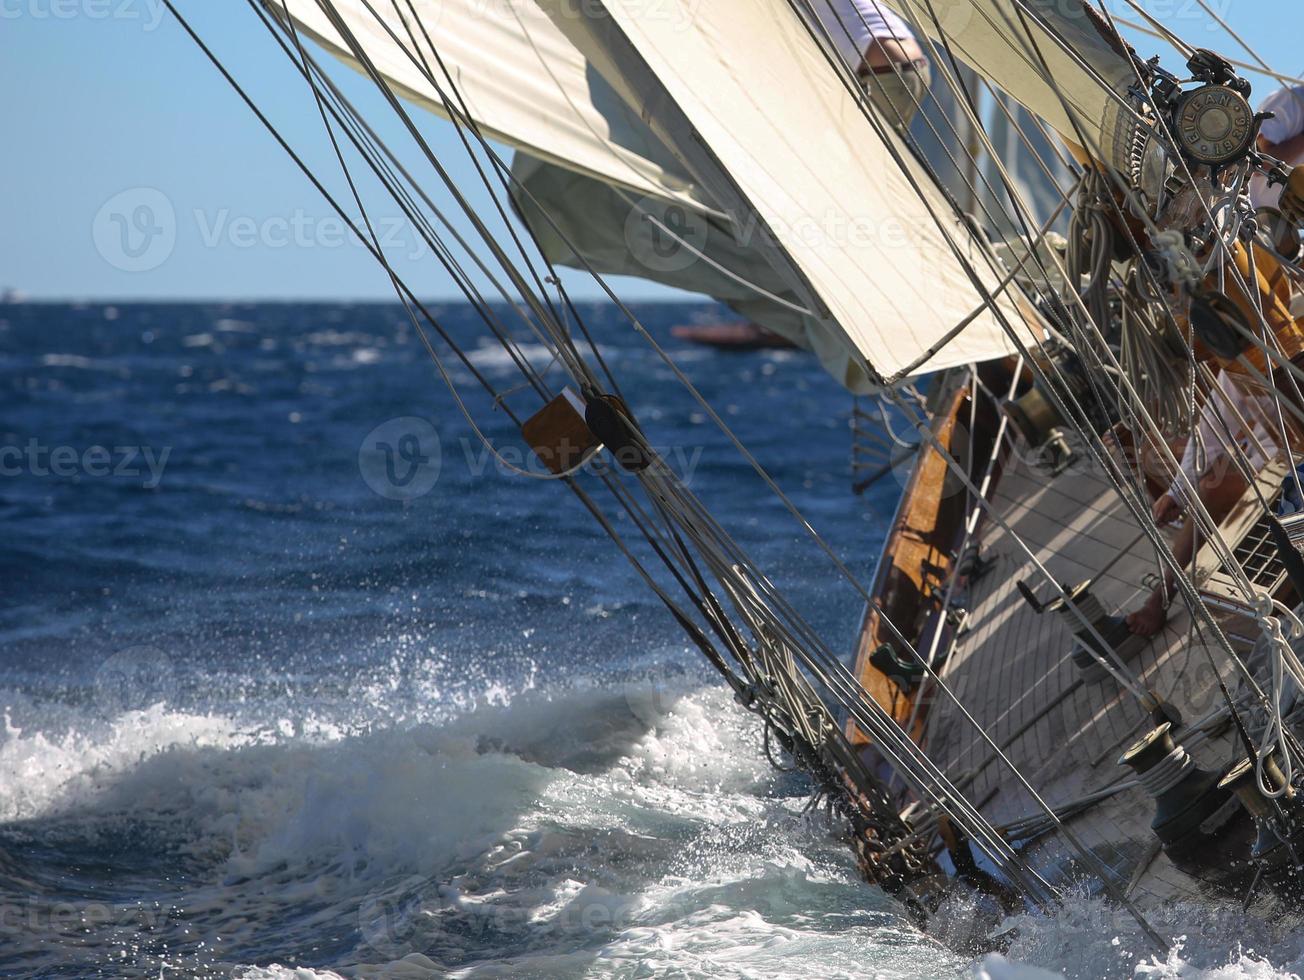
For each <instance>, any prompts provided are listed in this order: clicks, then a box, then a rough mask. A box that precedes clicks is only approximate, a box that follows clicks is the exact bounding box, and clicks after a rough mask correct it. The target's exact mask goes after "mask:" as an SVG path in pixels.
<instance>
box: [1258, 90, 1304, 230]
mask: <svg viewBox="0 0 1304 980" xmlns="http://www.w3.org/2000/svg"><path fill="white" fill-rule="evenodd" d="M1259 111H1260V112H1271V113H1273V114H1274V115H1273V118H1272V119H1265V120H1264V121H1263V126H1262V127H1261V128H1260V129H1259V135H1260V136H1262V137H1263V138H1264V139H1266V140H1267V141H1268V142H1269V143H1284V142H1286V140H1288V139H1291V138H1293V137H1295V136H1298V135H1299V134H1300V133H1304V85H1294V86H1290V87H1287V88H1279V89H1277V91H1275V92H1273V93H1272V94H1271V95H1269V96H1268V97H1267V98H1266V99H1264V100H1263V102H1262V103H1260V105H1259ZM1285 163H1287V164H1289V165H1290V166H1295V165H1297V164H1301V163H1304V154H1300V155H1297V156H1296V157H1295V158H1294V159H1292V160H1286V161H1285ZM1280 200H1281V185H1280V184H1277V185H1275V186H1270V185H1269V184H1268V181H1267V179H1266V178H1265V177H1263V175H1262V174H1255V175H1254V176H1253V177H1251V178H1250V202H1251V203H1252V204H1253V205H1254V206H1255V207H1256V208H1263V207H1272V208H1275V207H1276V206H1277V202H1278V201H1280Z"/></svg>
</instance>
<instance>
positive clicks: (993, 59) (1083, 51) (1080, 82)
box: [881, 0, 1136, 168]
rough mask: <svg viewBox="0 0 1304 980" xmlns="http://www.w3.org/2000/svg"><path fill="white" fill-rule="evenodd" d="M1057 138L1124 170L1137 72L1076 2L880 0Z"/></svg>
mask: <svg viewBox="0 0 1304 980" xmlns="http://www.w3.org/2000/svg"><path fill="white" fill-rule="evenodd" d="M881 2H882V3H884V4H885V5H887V6H888V7H891V8H893V9H894V10H896V11H897V12H898V13H900V14H901V15H902V16H904V17H905V18H906V20H908V21H909V22H910V23H911V24H913V25H915V27H916V28H918V29H920V30H922V32H923V33H925V34H927V35H928V37H930V38H932V39H933V40H934V41H936V42H937V43H938V44H940V45H944V46H945V49H946V50H948V51H949V52H950V53H951V54H953V55H954V56H955V57H957V58H959V59H960V60H961V61H963V62H964V63H965V64H967V65H970V66H972V67H973V68H974V69H975V70H976V71H977V72H978V73H979V74H980V75H982V76H984V77H985V78H987V79H988V80H989V81H991V82H992V83H993V84H995V85H996V86H997V87H998V88H999V89H1001V90H1002V91H1004V92H1007V93H1009V94H1010V95H1011V96H1013V97H1014V99H1015V100H1017V101H1018V102H1019V103H1020V104H1021V105H1023V106H1025V107H1026V108H1027V109H1028V110H1029V111H1030V112H1032V113H1033V114H1034V115H1036V116H1038V117H1040V118H1041V119H1043V120H1045V122H1046V124H1047V125H1049V126H1050V127H1051V128H1052V129H1054V130H1055V131H1056V132H1058V133H1059V134H1060V135H1061V136H1062V137H1064V139H1066V140H1069V141H1070V142H1073V143H1076V144H1079V145H1081V146H1082V147H1083V148H1084V149H1085V150H1087V152H1088V153H1090V154H1091V155H1092V156H1094V157H1095V158H1096V159H1097V160H1099V161H1101V162H1103V163H1106V164H1109V165H1111V166H1115V167H1120V168H1122V167H1124V166H1125V164H1126V162H1127V154H1128V150H1129V147H1130V145H1131V140H1132V134H1133V131H1134V127H1133V122H1134V119H1133V116H1132V113H1131V110H1130V109H1129V108H1127V97H1126V93H1127V90H1128V87H1129V86H1131V85H1132V84H1133V83H1134V82H1135V80H1136V72H1135V70H1134V68H1133V66H1132V63H1131V61H1130V58H1129V56H1128V54H1127V53H1126V51H1125V49H1124V47H1123V44H1122V42H1121V41H1120V40H1119V39H1118V37H1117V36H1116V35H1112V34H1111V32H1110V30H1109V28H1108V27H1107V26H1106V25H1105V23H1104V22H1103V21H1102V20H1101V18H1100V15H1099V14H1097V13H1096V12H1095V11H1094V10H1092V9H1091V8H1090V6H1089V5H1087V4H1084V3H1083V2H1082V0H928V2H923V0H881Z"/></svg>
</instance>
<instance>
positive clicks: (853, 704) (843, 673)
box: [734, 545, 1017, 775]
mask: <svg viewBox="0 0 1304 980" xmlns="http://www.w3.org/2000/svg"><path fill="white" fill-rule="evenodd" d="M734 547H735V548H736V547H737V546H736V545H734ZM744 557H745V556H744ZM762 580H763V579H762ZM776 598H777V599H778V600H779V601H780V602H783V601H784V600H783V599H782V596H781V595H779V596H776ZM880 615H881V616H882V617H883V619H884V621H885V622H886V623H887V625H888V626H889V628H891V629H892V630H893V631H894V632H895V633H896V635H897V637H898V638H899V642H901V643H902V644H903V645H905V646H906V647H907V648H909V649H912V652H913V648H912V647H911V646H910V643H909V641H908V640H906V639H905V637H904V636H902V635H901V634H900V631H899V630H897V629H896V627H895V625H894V624H893V623H892V622H891V619H890V617H888V616H887V614H886V613H885V612H880ZM814 639H815V642H816V643H817V644H818V643H819V641H818V638H817V637H816V638H814ZM915 656H916V657H918V654H917V653H916V654H915ZM830 668H831V669H832V671H833V674H832V675H831V676H826V678H825V683H826V684H827V683H830V682H831V681H832V680H833V679H834V678H838V679H841V678H843V677H846V678H847V680H846V681H844V682H843V683H848V684H850V685H852V686H854V690H855V692H856V694H855V697H854V699H851V700H847V701H844V706H845V707H847V708H848V710H850V711H851V713H852V716H853V717H854V718H857V720H858V721H859V722H860V723H861V724H863V725H865V727H866V728H867V729H869V730H873V729H874V727H875V726H874V725H873V724H872V723H870V722H869V721H868V719H866V718H865V717H864V713H863V711H861V710H858V706H860V705H865V706H868V707H869V708H871V710H873V711H875V712H880V713H882V712H883V709H882V707H881V706H880V705H878V703H877V702H876V701H873V699H870V698H868V697H867V695H866V692H865V691H864V689H863V688H862V687H860V686H859V684H858V683H857V682H856V681H855V679H854V678H851V677H850V674H849V673H848V672H847V670H846V667H845V666H844V665H843V664H841V662H840V661H838V660H837V659H836V658H832V662H831V664H830ZM836 686H837V685H836V684H835V687H836ZM943 689H944V690H947V693H948V694H949V695H950V696H951V697H952V698H953V699H955V695H954V694H953V693H952V692H950V691H949V689H947V688H945V687H943ZM960 708H961V710H962V711H964V710H965V709H964V707H963V705H962V704H961V705H960ZM888 723H889V725H890V726H891V728H892V731H893V733H894V737H897V736H899V737H901V738H903V739H905V741H906V742H907V743H908V744H909V745H911V746H914V743H913V741H911V740H910V739H909V738H908V736H906V734H905V733H904V732H901V730H900V728H899V723H897V722H896V721H895V720H894V719H891V718H890V716H888ZM878 737H880V738H881V737H882V733H879V735H878ZM1006 761H1007V762H1008V760H1006ZM930 765H931V763H930ZM1016 775H1017V773H1016Z"/></svg>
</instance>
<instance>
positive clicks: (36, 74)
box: [0, 0, 1304, 299]
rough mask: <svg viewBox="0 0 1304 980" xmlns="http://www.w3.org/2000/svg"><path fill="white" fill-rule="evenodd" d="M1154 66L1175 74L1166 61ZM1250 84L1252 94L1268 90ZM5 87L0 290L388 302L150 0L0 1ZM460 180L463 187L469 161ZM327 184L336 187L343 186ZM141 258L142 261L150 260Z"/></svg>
mask: <svg viewBox="0 0 1304 980" xmlns="http://www.w3.org/2000/svg"><path fill="white" fill-rule="evenodd" d="M704 2H709V0H704ZM1207 2H1210V4H1211V6H1213V7H1214V9H1215V10H1217V11H1218V12H1219V13H1220V14H1221V15H1222V16H1223V17H1224V18H1226V19H1227V20H1228V21H1229V22H1230V23H1231V25H1232V27H1233V28H1234V29H1235V30H1237V31H1238V32H1239V33H1241V34H1242V36H1243V37H1245V38H1246V39H1247V40H1248V41H1249V42H1250V43H1251V44H1252V45H1253V46H1254V47H1255V48H1256V49H1257V50H1258V51H1259V53H1260V54H1262V55H1263V57H1264V58H1265V59H1266V60H1267V61H1268V62H1269V64H1271V65H1272V66H1273V67H1274V68H1276V69H1277V70H1279V71H1282V72H1285V73H1288V74H1298V73H1299V72H1300V70H1301V69H1302V68H1304V44H1301V41H1304V26H1302V25H1301V20H1302V18H1301V11H1299V10H1297V9H1296V5H1295V4H1294V3H1282V2H1281V0H1207ZM178 5H179V6H180V8H181V9H182V10H183V12H185V13H186V15H187V16H188V17H189V18H190V19H191V20H192V22H194V23H195V24H196V25H197V26H199V27H200V28H201V33H203V34H204V36H205V38H206V39H207V40H208V41H209V43H210V44H212V45H213V47H214V48H216V49H217V50H218V51H219V52H220V53H221V54H222V55H223V57H224V58H226V59H228V64H229V65H230V66H231V67H232V68H233V69H234V70H235V73H236V75H237V77H238V78H239V79H240V80H241V81H242V83H247V84H248V86H249V87H250V88H251V89H253V90H254V91H255V92H256V93H257V95H258V97H259V99H260V100H261V101H262V102H263V103H264V104H265V107H266V108H267V110H268V111H269V113H270V114H271V115H272V116H273V117H274V118H275V119H276V121H277V122H278V124H279V125H281V126H282V127H283V129H284V131H285V133H286V135H287V136H288V137H289V138H290V141H291V143H293V144H294V145H296V146H297V147H308V148H309V149H310V154H309V155H310V158H311V159H312V161H313V162H314V163H315V164H316V165H317V168H318V170H319V172H320V173H323V174H328V175H331V177H332V178H335V176H336V175H337V174H338V167H337V166H336V165H334V163H333V158H332V157H331V156H330V150H329V145H328V144H327V143H326V141H325V138H324V136H323V131H322V127H321V121H320V119H319V118H318V117H317V116H316V111H315V108H314V107H313V104H312V101H311V97H310V95H309V93H308V91H307V89H306V87H305V86H304V84H303V82H302V80H301V79H298V78H296V77H295V76H293V75H292V74H291V73H290V69H289V67H288V65H287V64H286V62H285V60H284V58H283V57H282V56H281V55H280V54H279V52H278V51H277V50H276V49H274V48H273V47H272V45H271V42H270V40H269V39H267V37H266V35H265V34H264V33H263V32H262V31H261V28H259V27H258V26H257V24H256V22H255V21H254V20H253V18H252V15H251V14H250V12H249V11H248V8H247V7H246V6H245V4H244V3H241V2H239V0H178ZM1146 6H1147V7H1148V9H1150V10H1151V11H1152V13H1153V14H1154V15H1155V16H1156V17H1158V18H1159V19H1161V20H1162V21H1164V22H1165V23H1166V24H1168V25H1170V26H1171V27H1172V29H1173V30H1175V31H1176V32H1177V33H1179V34H1181V35H1182V36H1184V37H1186V38H1187V39H1188V40H1189V41H1191V42H1192V43H1194V44H1196V45H1199V46H1204V47H1212V48H1215V49H1218V50H1222V51H1223V52H1225V53H1227V54H1229V55H1231V56H1233V57H1240V58H1242V59H1244V52H1243V51H1241V50H1239V49H1238V47H1237V45H1236V43H1235V42H1234V41H1232V40H1231V39H1230V38H1229V37H1227V36H1226V35H1225V34H1223V33H1222V32H1221V31H1219V30H1218V29H1216V27H1211V25H1210V22H1209V19H1208V18H1207V16H1206V15H1205V14H1204V13H1203V12H1202V11H1200V9H1199V5H1198V4H1197V2H1196V0H1146ZM1111 9H1115V10H1118V11H1120V12H1121V11H1122V10H1123V9H1125V4H1124V3H1123V2H1122V0H1117V2H1116V3H1111ZM1134 41H1135V42H1136V43H1137V46H1138V49H1139V50H1141V51H1143V52H1150V51H1159V50H1161V48H1160V46H1159V45H1158V43H1157V42H1152V41H1150V40H1149V39H1146V38H1134ZM1165 64H1167V65H1168V67H1170V68H1173V69H1180V67H1181V66H1180V63H1179V62H1177V60H1176V59H1174V58H1172V57H1166V58H1165ZM348 74H351V73H342V75H341V77H344V76H345V75H348ZM1254 80H1255V82H1256V93H1261V92H1264V91H1266V90H1267V89H1266V87H1265V86H1266V85H1267V83H1266V82H1263V81H1261V80H1260V79H1257V78H1255V79H1254ZM0 85H2V86H3V91H4V92H5V95H6V99H5V111H4V114H3V117H2V118H3V120H4V128H5V133H4V140H3V150H0V177H3V181H4V193H3V194H2V195H0V227H3V235H0V287H6V286H7V287H12V288H16V289H18V290H21V291H22V292H23V293H25V294H27V295H29V296H31V297H34V298H68V297H79V298H81V297H86V298H155V297H160V298H161V297H172V298H189V297H196V298H199V297H203V298H222V299H249V298H303V297H311V298H323V299H326V298H377V299H379V298H390V297H392V295H393V293H392V290H391V288H390V285H389V281H388V279H387V277H385V275H384V274H383V272H382V271H381V270H380V269H379V267H378V266H377V265H376V263H375V262H374V261H373V260H372V259H371V258H370V257H369V256H368V255H367V254H366V253H365V252H364V251H363V250H362V249H361V248H360V247H358V246H357V245H350V244H342V245H341V244H339V243H338V238H339V235H338V232H339V229H338V228H337V227H336V226H335V224H334V222H333V219H332V218H331V212H330V210H329V208H328V207H327V205H326V204H325V203H324V202H323V201H322V200H321V198H320V197H319V195H318V194H317V193H316V191H314V190H313V188H312V187H311V186H310V185H309V184H308V183H307V182H306V180H305V179H304V178H303V177H302V176H301V174H300V173H299V172H298V171H297V170H296V169H295V168H294V167H293V165H292V164H291V163H290V162H289V161H288V159H287V158H286V157H285V155H284V153H283V152H282V151H281V150H280V148H279V147H278V146H276V145H275V143H274V142H273V141H272V139H271V138H270V137H269V136H268V135H267V134H266V132H265V131H264V130H263V129H262V127H261V126H260V125H258V123H257V122H256V120H255V119H254V118H253V116H252V115H251V114H250V113H249V112H248V110H247V109H246V108H245V106H244V105H243V104H242V103H241V102H240V101H239V100H238V99H237V98H236V97H235V95H234V94H233V93H232V92H231V91H230V89H229V88H228V87H227V86H226V83H225V82H224V81H223V80H222V79H221V78H220V77H219V76H218V74H217V73H216V72H215V71H214V70H213V68H212V67H211V65H209V64H208V62H207V61H206V60H205V59H204V58H203V57H202V56H201V55H200V53H199V52H198V50H197V49H196V48H195V47H194V46H193V44H192V43H191V42H190V41H189V39H188V38H187V37H186V36H185V35H184V34H183V32H182V31H181V29H180V28H179V27H178V26H177V24H176V23H175V22H174V21H173V20H172V19H171V18H170V16H169V15H168V14H167V12H166V10H165V8H163V6H162V4H161V3H160V2H159V0H0ZM348 91H349V94H350V95H351V96H353V97H355V98H356V100H357V101H358V102H359V103H360V104H361V105H363V106H367V105H371V106H376V107H377V109H378V111H377V112H375V113H373V114H372V115H371V116H370V118H374V119H377V120H384V121H385V125H382V126H381V127H380V128H381V130H382V133H383V134H385V135H387V136H394V137H397V135H398V131H397V124H396V123H393V122H390V119H391V116H390V114H389V113H387V112H382V111H379V107H378V104H377V102H376V101H375V96H374V95H373V94H372V93H371V92H370V90H369V86H368V84H367V83H366V82H365V80H363V79H361V78H356V79H354V78H350V79H349V85H348ZM427 132H428V134H429V136H430V137H431V138H432V141H433V142H434V144H435V146H436V148H437V149H438V148H440V147H443V148H445V149H447V150H448V151H449V152H448V154H447V157H448V159H450V160H454V159H458V153H455V152H453V146H454V141H455V137H454V135H453V133H452V130H451V127H449V126H448V125H447V124H444V123H442V122H437V121H433V120H432V121H431V122H430V124H429V126H428V127H427ZM396 142H398V140H397V139H396ZM459 152H460V151H459ZM455 169H456V170H457V172H459V173H461V174H462V175H463V176H464V177H465V178H466V181H465V182H466V183H467V184H468V185H469V184H470V182H471V174H470V171H469V170H468V169H467V168H466V166H465V165H463V164H459V165H457V167H455ZM330 183H331V186H332V187H333V188H334V189H337V190H340V191H341V192H342V193H346V192H345V191H344V187H343V185H342V183H341V182H340V181H339V180H338V179H333V180H332V181H330ZM137 188H150V189H156V190H157V191H158V192H160V193H161V194H162V195H163V196H164V197H165V198H166V200H167V202H168V204H170V205H171V206H172V208H173V209H174V212H175V215H176V223H175V224H176V238H175V243H174V245H173V247H172V248H171V249H170V250H169V252H168V257H167V259H166V261H163V262H162V263H161V264H159V265H157V267H155V268H149V269H147V270H145V271H132V270H131V269H130V268H122V266H128V267H129V266H131V265H132V262H133V261H135V259H133V257H130V256H126V257H124V256H122V255H118V256H117V257H116V259H115V260H114V261H106V259H105V257H104V254H103V253H104V252H105V251H106V247H107V250H108V251H109V252H112V251H113V244H112V240H111V239H112V236H113V235H115V234H117V232H118V229H115V228H114V227H113V226H112V225H110V224H106V221H105V215H106V213H107V212H106V209H105V206H106V204H108V203H109V202H111V201H113V200H114V198H115V196H116V195H120V194H122V193H123V192H134V189H137ZM370 200H371V201H373V202H374V201H378V200H380V198H379V197H378V196H372V197H371V198H370ZM109 210H110V211H122V209H121V208H116V209H115V208H110V209H109ZM128 213H129V212H128ZM397 215H398V213H397V210H396V209H393V208H392V207H391V208H390V209H389V210H386V209H385V208H384V207H377V209H376V216H377V217H379V218H380V219H381V220H382V221H384V220H393V219H396V218H397ZM97 217H98V218H99V220H98V221H97ZM105 236H108V239H106V238H105ZM408 237H411V236H408ZM106 241H107V245H106ZM250 241H252V242H255V244H250ZM282 241H284V242H286V243H287V244H285V245H283V246H281V247H274V246H273V244H269V243H275V242H282ZM97 242H98V247H97ZM415 244H416V243H415V242H413V243H412V245H413V246H415ZM408 251H410V249H406V248H396V249H395V250H393V252H392V257H393V258H394V261H395V264H396V266H397V267H398V268H399V269H400V271H402V273H403V274H404V275H405V277H406V278H408V279H409V281H410V282H411V283H412V284H413V286H414V288H416V289H417V291H418V292H419V293H421V294H422V295H426V296H453V295H455V292H456V290H455V287H454V285H453V283H452V282H451V280H450V279H449V278H448V277H447V275H446V274H445V273H444V272H443V270H442V269H440V268H439V267H438V266H437V265H436V263H435V262H434V260H433V259H431V258H430V257H429V256H425V257H424V258H420V259H409V260H405V259H403V258H402V257H401V256H402V255H403V254H404V253H406V252H408ZM140 262H141V263H143V264H144V265H152V264H153V263H152V261H151V257H150V256H149V255H144V256H141V257H140ZM570 282H571V284H572V286H573V288H574V290H575V292H576V294H577V295H580V296H593V295H596V287H594V286H592V285H591V284H589V283H587V282H585V280H584V277H581V276H578V275H576V276H573V277H570ZM617 282H618V285H619V289H620V292H621V294H622V295H623V296H626V297H628V298H631V299H634V298H641V297H668V296H673V295H675V294H673V293H671V292H670V291H668V290H663V289H660V288H659V287H655V286H651V285H648V284H646V283H641V282H638V281H636V280H623V281H617Z"/></svg>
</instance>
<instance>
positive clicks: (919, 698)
mask: <svg viewBox="0 0 1304 980" xmlns="http://www.w3.org/2000/svg"><path fill="white" fill-rule="evenodd" d="M969 370H970V373H971V374H972V375H973V378H974V381H975V382H977V380H978V372H977V371H976V370H974V369H973V368H970V369H969ZM1022 374H1023V358H1022V357H1020V358H1018V359H1017V361H1016V362H1015V365H1014V370H1013V372H1012V373H1011V377H1010V388H1009V391H1008V393H1007V394H1006V396H1005V397H1006V399H1007V400H1008V399H1010V398H1013V397H1014V393H1015V391H1017V390H1018V387H1019V380H1020V378H1021V376H1022ZM984 387H986V386H984ZM971 397H973V400H974V402H977V397H976V395H975V396H971ZM988 397H990V398H991V399H992V402H993V404H994V405H999V402H998V401H997V399H996V397H995V396H994V395H992V394H991V393H990V392H989V393H988ZM1009 422H1010V417H1009V416H1008V415H1007V414H1005V413H1004V412H1001V413H1000V422H999V423H997V426H996V436H995V438H994V439H993V440H992V451H991V453H990V455H988V457H987V462H986V463H985V464H984V466H983V477H982V481H981V482H980V483H979V485H978V495H979V497H981V499H983V500H986V499H987V494H988V493H989V492H990V490H991V485H992V478H993V476H994V475H995V472H996V464H997V462H998V461H999V459H1000V455H1001V452H1002V450H1003V449H1004V446H1005V436H1006V433H1007V432H1008V431H1009ZM970 432H971V433H972V432H973V423H972V422H971V423H970ZM981 516H982V509H981V508H980V507H979V505H978V501H977V500H976V499H974V498H973V497H972V496H971V497H970V499H969V513H968V515H967V516H966V517H965V522H964V534H963V535H962V536H961V538H960V546H959V548H958V549H957V550H956V554H957V555H959V556H960V557H961V560H963V556H964V553H965V551H966V550H967V549H968V547H969V542H970V541H971V540H972V539H973V535H974V532H975V531H976V530H977V528H978V522H979V520H980V519H981ZM954 595H955V575H952V576H951V577H950V579H949V580H948V581H947V585H946V596H945V597H944V599H943V601H942V608H943V609H946V608H948V607H949V606H950V604H951V599H952V597H953V596H954ZM941 636H942V630H941V628H940V624H939V627H938V628H937V629H936V630H935V631H934V633H933V642H932V646H931V648H930V649H929V651H928V662H929V663H933V661H934V658H935V656H936V654H937V646H938V643H939V642H940V641H941ZM947 665H948V664H947V662H946V661H944V662H943V663H942V664H941V665H940V668H941V669H940V670H939V674H943V675H944V674H945V673H946V668H947ZM924 681H925V682H931V678H928V677H925V678H924ZM926 693H927V687H926V686H925V684H924V683H921V684H920V688H919V693H918V694H917V695H916V696H915V698H914V701H913V703H912V704H911V707H910V718H909V720H908V722H907V724H906V726H905V730H906V731H907V732H910V731H914V728H915V722H916V719H917V718H918V716H919V711H920V708H921V707H922V706H923V703H924V701H925V699H926Z"/></svg>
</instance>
